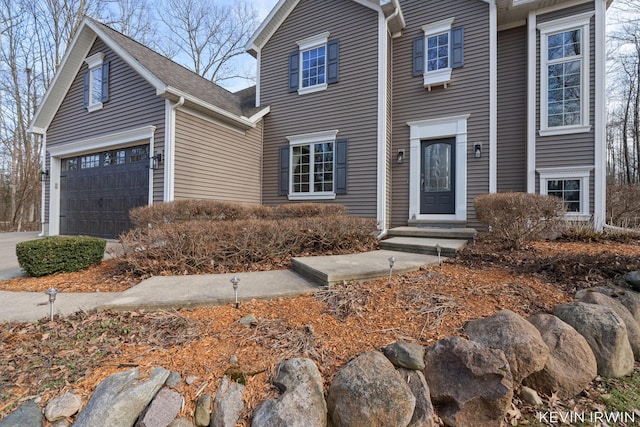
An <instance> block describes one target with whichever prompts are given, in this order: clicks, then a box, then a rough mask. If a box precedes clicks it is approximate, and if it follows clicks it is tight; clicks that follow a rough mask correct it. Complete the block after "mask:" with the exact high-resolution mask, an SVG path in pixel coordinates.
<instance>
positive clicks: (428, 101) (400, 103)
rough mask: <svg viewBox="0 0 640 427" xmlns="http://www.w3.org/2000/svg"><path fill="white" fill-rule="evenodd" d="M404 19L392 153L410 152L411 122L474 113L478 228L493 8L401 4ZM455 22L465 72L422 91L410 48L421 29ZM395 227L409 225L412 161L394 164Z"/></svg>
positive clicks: (471, 168)
mask: <svg viewBox="0 0 640 427" xmlns="http://www.w3.org/2000/svg"><path fill="white" fill-rule="evenodd" d="M400 3H401V7H402V11H403V14H404V17H405V20H406V25H407V26H406V29H405V30H404V31H403V35H402V37H400V38H397V39H395V40H394V42H393V59H394V67H393V152H394V153H395V152H397V150H398V149H404V150H405V152H406V153H407V154H408V153H409V127H408V126H407V122H409V121H414V120H425V119H433V118H439V117H447V116H454V115H460V114H471V116H470V117H469V120H468V122H467V125H468V129H467V131H468V135H467V139H468V150H467V157H468V163H467V196H468V200H467V212H468V219H469V221H470V223H471V224H474V208H473V198H474V197H475V196H476V195H478V194H482V193H486V192H488V191H489V162H488V160H489V156H488V141H489V65H490V64H489V6H488V5H487V4H486V3H484V2H480V1H470V0H465V1H449V2H439V1H427V0H406V1H401V2H400ZM452 17H455V22H454V24H453V25H454V26H464V30H465V46H464V67H462V68H458V69H454V70H453V72H452V82H451V84H450V86H449V87H448V88H447V89H444V88H442V87H436V88H433V89H432V91H431V92H429V91H427V90H426V89H425V88H424V87H423V81H422V77H413V76H412V68H411V66H412V65H411V64H412V43H413V40H414V39H416V38H418V37H421V36H422V35H424V33H423V32H422V26H423V25H425V24H429V23H432V22H436V21H439V20H442V19H447V18H452ZM475 143H482V144H483V156H482V158H481V159H476V158H474V156H473V145H474V144H475ZM392 168H393V190H392V194H393V216H392V225H394V226H396V225H403V224H405V225H406V223H407V219H408V216H409V159H408V158H407V159H406V161H405V162H404V163H403V164H401V165H399V164H397V163H393V165H392Z"/></svg>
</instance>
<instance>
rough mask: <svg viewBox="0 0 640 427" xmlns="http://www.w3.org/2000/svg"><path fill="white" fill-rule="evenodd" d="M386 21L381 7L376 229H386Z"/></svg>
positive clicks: (383, 230)
mask: <svg viewBox="0 0 640 427" xmlns="http://www.w3.org/2000/svg"><path fill="white" fill-rule="evenodd" d="M387 43H388V38H387V21H386V19H385V17H384V13H383V12H382V9H380V11H379V12H378V96H377V98H378V130H377V131H378V150H377V166H376V167H377V169H378V170H377V178H376V182H377V188H376V192H377V197H376V199H377V200H376V220H377V222H378V230H380V231H381V232H383V233H384V232H385V231H387V228H388V224H387V205H388V200H387V196H388V195H387V182H388V179H389V177H388V176H387V161H388V160H387V78H388V77H387V71H388V70H387Z"/></svg>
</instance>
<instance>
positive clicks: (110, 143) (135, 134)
mask: <svg viewBox="0 0 640 427" xmlns="http://www.w3.org/2000/svg"><path fill="white" fill-rule="evenodd" d="M155 130H156V127H155V126H151V125H149V126H142V127H139V128H136V129H131V130H126V131H122V132H114V133H110V134H106V135H100V136H97V137H94V138H88V139H83V140H80V141H74V142H69V143H67V144H62V145H56V146H53V147H48V150H49V154H50V155H51V156H52V157H60V158H62V157H65V156H72V155H82V154H85V153H90V152H93V151H100V150H104V149H107V148H119V147H126V146H129V145H132V144H133V143H135V142H138V141H143V140H148V139H150V138H153V134H154V132H155Z"/></svg>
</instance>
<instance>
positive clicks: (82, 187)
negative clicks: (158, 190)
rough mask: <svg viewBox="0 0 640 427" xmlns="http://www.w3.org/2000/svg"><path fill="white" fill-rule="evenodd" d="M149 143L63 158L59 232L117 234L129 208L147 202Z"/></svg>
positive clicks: (126, 222) (127, 224)
mask: <svg viewBox="0 0 640 427" xmlns="http://www.w3.org/2000/svg"><path fill="white" fill-rule="evenodd" d="M148 149H149V147H148V146H138V147H129V148H122V149H117V150H111V151H104V152H101V153H93V154H87V155H83V156H77V157H71V158H68V159H63V160H62V171H61V173H60V234H71V235H78V234H82V235H88V236H97V237H105V238H117V237H118V235H119V234H120V233H122V232H124V231H126V230H127V229H129V228H131V222H130V221H129V210H130V209H132V208H135V207H138V206H144V205H147V204H148V203H149V157H148Z"/></svg>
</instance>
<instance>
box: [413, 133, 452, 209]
mask: <svg viewBox="0 0 640 427" xmlns="http://www.w3.org/2000/svg"><path fill="white" fill-rule="evenodd" d="M455 143H456V140H455V138H447V139H437V140H430V141H422V143H421V148H420V151H421V156H420V213H421V214H454V213H455V212H456V205H455V200H456V197H455V196H456V195H455V176H456V174H455V162H454V159H455V153H454V150H455Z"/></svg>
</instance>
